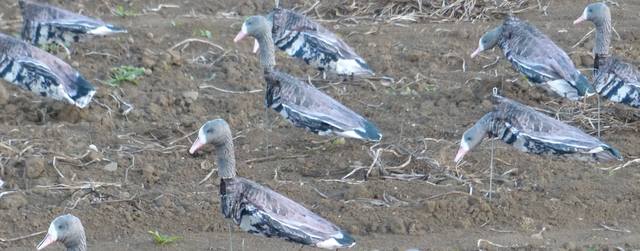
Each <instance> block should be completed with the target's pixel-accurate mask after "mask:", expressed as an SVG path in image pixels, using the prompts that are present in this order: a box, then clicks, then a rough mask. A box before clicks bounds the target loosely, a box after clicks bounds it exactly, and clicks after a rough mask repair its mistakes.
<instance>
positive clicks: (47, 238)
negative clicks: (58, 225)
mask: <svg viewBox="0 0 640 251" xmlns="http://www.w3.org/2000/svg"><path fill="white" fill-rule="evenodd" d="M54 242H56V237H55V236H53V235H52V234H49V233H47V236H45V237H44V239H43V240H42V241H41V242H40V244H38V246H36V248H37V249H38V250H42V249H44V248H45V247H47V246H49V245H51V244H52V243H54Z"/></svg>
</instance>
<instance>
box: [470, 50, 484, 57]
mask: <svg viewBox="0 0 640 251" xmlns="http://www.w3.org/2000/svg"><path fill="white" fill-rule="evenodd" d="M480 52H482V48H480V47H478V49H476V50H475V51H474V52H473V53H471V58H474V57H476V56H477V55H478V54H480Z"/></svg>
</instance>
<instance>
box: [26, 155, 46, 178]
mask: <svg viewBox="0 0 640 251" xmlns="http://www.w3.org/2000/svg"><path fill="white" fill-rule="evenodd" d="M24 165H25V171H26V172H27V177H29V178H30V179H36V178H39V177H40V176H42V173H44V166H45V160H44V159H41V158H30V159H27V161H26V162H25V163H24Z"/></svg>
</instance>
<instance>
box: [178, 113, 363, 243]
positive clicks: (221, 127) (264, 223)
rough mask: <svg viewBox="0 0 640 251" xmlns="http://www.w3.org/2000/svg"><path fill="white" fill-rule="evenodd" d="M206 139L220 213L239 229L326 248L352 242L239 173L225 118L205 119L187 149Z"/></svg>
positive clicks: (196, 146) (200, 143) (339, 230)
mask: <svg viewBox="0 0 640 251" xmlns="http://www.w3.org/2000/svg"><path fill="white" fill-rule="evenodd" d="M208 143H211V144H213V145H214V146H215V151H216V157H217V160H216V164H217V166H218V175H219V176H220V207H221V211H222V214H223V215H224V217H225V218H229V219H232V220H233V222H234V223H235V224H236V225H238V226H240V228H241V229H242V230H244V231H246V232H248V233H250V234H255V235H260V236H265V237H272V238H280V239H283V240H286V241H290V242H294V243H299V244H303V245H310V246H315V247H319V248H325V249H337V248H345V247H352V246H354V245H355V240H354V239H353V238H352V237H351V236H350V235H349V234H347V233H346V232H345V231H343V230H342V229H340V228H339V227H337V226H336V225H334V224H333V223H331V222H329V221H328V220H326V219H324V218H322V217H321V216H319V215H317V214H315V213H314V212H312V211H310V210H309V209H307V208H305V207H304V206H302V205H300V204H299V203H297V202H295V201H293V200H291V199H289V198H287V197H285V196H284V195H281V194H279V193H277V192H275V191H273V190H271V189H269V188H267V187H265V186H262V185H260V184H258V183H256V182H254V181H251V180H248V179H245V178H242V177H238V176H237V175H236V170H235V153H234V150H233V139H232V136H231V129H230V128H229V125H228V124H227V122H226V121H224V120H222V119H216V120H212V121H209V122H207V123H205V124H204V125H203V126H202V127H201V128H200V130H199V131H198V139H196V141H195V142H194V143H193V145H192V146H191V149H189V152H190V153H191V154H193V153H195V152H196V151H197V150H198V149H200V148H201V147H202V146H204V145H205V144H208Z"/></svg>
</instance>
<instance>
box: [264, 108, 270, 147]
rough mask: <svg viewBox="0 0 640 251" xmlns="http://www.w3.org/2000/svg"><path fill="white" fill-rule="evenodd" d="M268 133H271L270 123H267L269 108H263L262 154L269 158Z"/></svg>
mask: <svg viewBox="0 0 640 251" xmlns="http://www.w3.org/2000/svg"><path fill="white" fill-rule="evenodd" d="M269 132H271V123H269V107H265V108H264V143H265V144H264V154H265V157H269Z"/></svg>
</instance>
